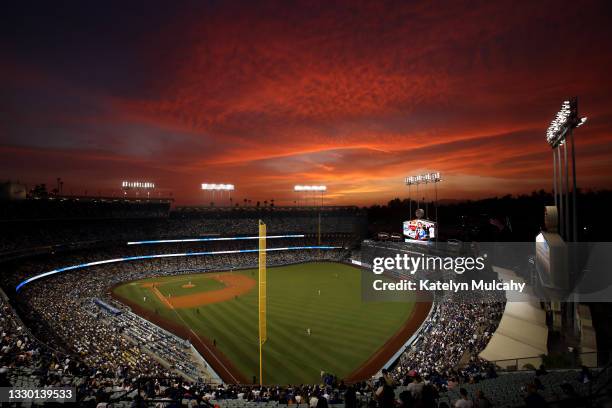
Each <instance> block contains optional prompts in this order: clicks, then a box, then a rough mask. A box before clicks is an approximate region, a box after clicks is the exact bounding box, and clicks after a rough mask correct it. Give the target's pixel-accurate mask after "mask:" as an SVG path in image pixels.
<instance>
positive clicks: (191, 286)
mask: <svg viewBox="0 0 612 408" xmlns="http://www.w3.org/2000/svg"><path fill="white" fill-rule="evenodd" d="M181 287H182V288H183V289H191V288H195V285H194V284H193V283H191V282H189V283H186V284H184V285H183V286H181Z"/></svg>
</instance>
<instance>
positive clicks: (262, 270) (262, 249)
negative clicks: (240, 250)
mask: <svg viewBox="0 0 612 408" xmlns="http://www.w3.org/2000/svg"><path fill="white" fill-rule="evenodd" d="M266 297H267V294H266V224H264V222H263V221H262V220H259V296H258V298H259V385H263V345H264V343H265V342H266V340H267V338H268V333H267V326H266Z"/></svg>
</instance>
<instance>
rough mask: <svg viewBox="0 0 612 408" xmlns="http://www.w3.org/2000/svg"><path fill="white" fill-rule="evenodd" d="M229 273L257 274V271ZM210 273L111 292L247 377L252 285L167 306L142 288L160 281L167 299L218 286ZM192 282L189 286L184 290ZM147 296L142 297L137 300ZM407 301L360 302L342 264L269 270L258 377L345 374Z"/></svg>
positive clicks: (290, 379) (251, 354)
mask: <svg viewBox="0 0 612 408" xmlns="http://www.w3.org/2000/svg"><path fill="white" fill-rule="evenodd" d="M227 273H237V274H244V275H246V276H249V277H251V278H253V279H254V280H257V270H255V269H254V270H244V271H239V272H227ZM212 274H214V273H211V274H195V275H181V276H173V277H163V278H149V279H144V280H142V281H137V282H130V283H126V284H124V285H121V286H119V287H117V288H115V292H116V293H117V294H118V295H120V296H123V297H126V298H128V299H130V300H131V301H132V302H134V303H136V304H138V305H140V306H142V307H145V308H147V309H150V310H153V311H157V313H158V314H159V315H160V316H162V317H164V318H167V319H169V320H171V321H172V322H175V323H181V324H184V325H187V326H188V327H190V328H191V329H192V330H194V331H195V332H196V333H198V334H199V335H200V336H204V337H207V338H208V339H210V340H211V341H212V340H215V341H216V344H217V348H218V349H219V350H221V351H222V352H223V353H224V354H225V355H226V356H227V357H229V358H230V360H232V362H233V363H234V365H235V366H236V367H237V368H238V369H239V370H240V371H241V372H242V374H243V376H244V377H246V378H248V379H251V377H252V376H254V375H256V376H258V374H259V348H258V343H257V338H258V337H257V336H258V326H257V288H256V287H255V288H254V289H253V290H251V291H250V292H249V293H247V294H245V295H242V296H239V297H238V299H232V300H228V301H225V302H222V303H215V304H209V305H204V306H200V307H197V308H190V309H175V310H174V311H173V310H169V309H168V308H167V307H166V306H165V305H163V304H162V303H161V301H160V300H159V299H157V298H156V297H155V296H154V295H153V294H152V293H151V291H150V290H149V289H146V288H143V287H142V286H141V283H144V282H147V281H148V282H151V281H154V282H159V283H160V285H158V288H159V290H160V291H161V292H162V293H164V295H168V293H172V296H173V297H174V296H180V295H183V294H190V293H194V291H202V290H216V289H218V287H216V286H215V285H214V284H211V283H210V282H214V283H217V284H220V283H219V282H218V281H216V280H214V279H210V275H212ZM165 281H168V282H165ZM190 281H191V283H192V284H194V285H196V286H195V287H194V288H191V289H185V288H182V285H184V284H187V283H189V282H190ZM211 285H213V286H212V287H211ZM169 288H171V289H172V290H171V291H169V290H168V289H169ZM319 290H320V291H321V294H320V295H319ZM145 296H146V299H147V300H146V301H143V297H145ZM413 305H414V303H412V302H405V303H400V302H367V303H364V302H362V301H361V276H360V271H359V269H357V268H354V267H351V266H348V265H342V264H336V263H309V264H300V265H292V266H283V267H275V268H268V341H267V343H266V344H265V346H264V382H265V383H283V384H298V383H317V382H319V380H320V373H321V371H326V372H330V373H334V374H335V375H337V376H339V377H341V378H342V377H346V376H348V375H349V374H350V373H351V372H353V371H354V370H356V369H357V368H358V367H360V366H361V365H362V364H363V363H365V362H366V361H367V360H368V358H370V357H371V356H372V355H373V354H374V353H375V352H376V351H377V350H378V349H379V348H380V347H381V346H382V345H383V344H384V343H385V342H386V341H387V340H388V339H389V338H390V337H391V336H393V334H395V333H396V332H397V331H398V330H399V329H400V328H401V326H402V325H403V324H404V323H405V322H406V321H407V320H408V319H409V318H410V315H411V312H412V309H413ZM308 328H310V329H311V335H310V336H309V335H308V334H307V329H308Z"/></svg>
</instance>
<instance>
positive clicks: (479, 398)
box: [474, 390, 492, 408]
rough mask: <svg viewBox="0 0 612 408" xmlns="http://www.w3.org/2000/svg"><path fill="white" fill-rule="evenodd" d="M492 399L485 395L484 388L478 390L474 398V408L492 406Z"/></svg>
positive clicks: (488, 407)
mask: <svg viewBox="0 0 612 408" xmlns="http://www.w3.org/2000/svg"><path fill="white" fill-rule="evenodd" d="M491 407H492V404H491V401H489V399H488V398H487V397H486V396H485V394H484V392H482V390H478V392H476V398H475V399H474V408H491Z"/></svg>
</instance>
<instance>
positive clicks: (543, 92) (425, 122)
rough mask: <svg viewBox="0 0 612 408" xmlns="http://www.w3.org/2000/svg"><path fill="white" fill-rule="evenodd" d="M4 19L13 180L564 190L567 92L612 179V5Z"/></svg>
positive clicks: (117, 11)
mask: <svg viewBox="0 0 612 408" xmlns="http://www.w3.org/2000/svg"><path fill="white" fill-rule="evenodd" d="M20 3H22V4H11V5H5V7H7V8H8V9H7V10H6V11H5V12H3V16H2V17H0V18H1V19H2V21H3V22H2V24H0V26H1V27H0V32H2V35H1V36H0V55H1V57H0V89H2V98H0V163H1V165H0V180H5V179H11V180H19V181H21V182H24V183H27V184H28V185H31V184H33V183H41V182H46V183H48V184H54V183H55V179H56V177H61V178H62V179H63V181H64V192H65V193H69V192H70V191H73V192H82V191H83V190H84V189H88V191H89V192H91V193H94V192H98V191H100V192H102V193H103V194H109V192H111V191H118V190H119V186H120V183H121V181H122V180H124V179H126V180H143V181H154V182H155V183H156V184H157V186H158V187H159V188H160V189H161V190H160V191H163V192H166V191H172V192H173V196H174V197H175V198H176V202H177V204H204V203H205V202H207V201H209V199H208V198H207V197H206V196H205V195H204V194H203V193H202V192H201V191H200V190H199V185H200V183H202V182H225V183H233V184H235V185H236V188H237V191H236V192H235V197H236V200H237V201H242V199H243V198H246V197H248V198H250V199H252V200H253V201H255V200H261V201H263V200H270V199H275V202H276V205H282V204H289V203H292V200H293V199H294V197H293V194H292V188H293V185H294V184H326V185H327V186H328V188H329V192H328V193H327V195H326V202H327V203H328V204H359V205H365V204H372V203H382V202H386V201H387V200H389V199H391V198H393V197H397V196H399V197H406V196H407V189H406V187H405V186H404V185H403V178H404V176H407V175H411V174H419V173H422V172H425V171H431V170H439V171H440V172H441V173H442V177H443V178H444V181H443V183H441V184H440V185H439V195H440V197H441V198H449V199H463V198H478V197H488V196H495V195H504V194H517V193H521V192H530V191H532V190H536V189H541V188H544V189H547V190H550V189H551V186H552V181H551V179H552V157H551V155H552V154H551V151H550V148H549V147H548V145H547V144H546V142H545V131H546V128H547V126H548V124H549V123H550V121H551V119H552V118H553V116H554V114H555V113H556V111H557V110H558V109H559V107H560V104H561V102H562V101H563V100H564V99H566V98H567V97H570V96H574V95H577V96H579V98H580V110H581V113H582V114H584V115H586V116H588V117H589V121H588V122H587V124H586V125H585V126H584V127H582V128H580V129H579V130H578V131H577V132H576V141H577V162H578V172H577V174H578V184H579V186H580V187H583V188H593V189H601V188H611V187H612V177H611V176H610V174H611V173H612V160H611V158H612V133H611V128H612V127H611V126H612V52H611V51H612V45H611V44H612V7H611V6H610V2H606V1H582V2H559V1H554V2H549V1H536V2H521V1H519V2H516V1H504V2H497V1H496V2H491V1H484V2H433V1H424V2H412V1H401V2H381V1H376V2H355V1H347V2H316V1H304V2H286V1H279V2H254V1H244V2H235V1H223V2H221V1H198V2H181V4H180V5H177V4H173V3H175V2H160V3H157V2H98V3H92V2H40V3H35V2H20Z"/></svg>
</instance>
